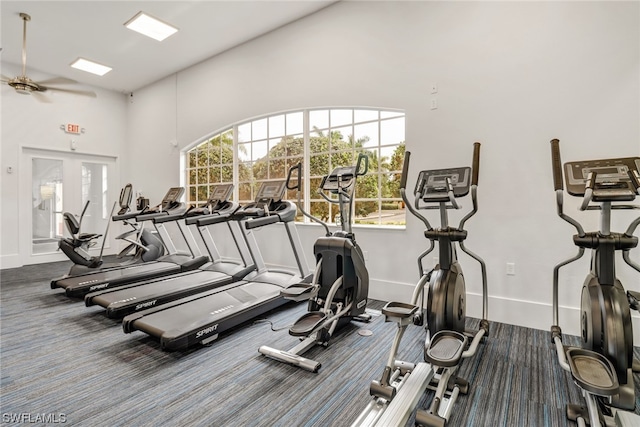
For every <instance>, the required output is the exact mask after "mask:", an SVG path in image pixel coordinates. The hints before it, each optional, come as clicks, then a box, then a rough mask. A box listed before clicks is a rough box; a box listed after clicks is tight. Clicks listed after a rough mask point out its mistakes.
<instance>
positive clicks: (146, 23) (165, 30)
mask: <svg viewBox="0 0 640 427" xmlns="http://www.w3.org/2000/svg"><path fill="white" fill-rule="evenodd" d="M124 26H125V27H127V28H128V29H130V30H133V31H137V32H139V33H140V34H144V35H145V36H147V37H151V38H152V39H155V40H158V41H159V42H161V41H162V40H164V39H166V38H167V37H169V36H170V35H172V34H174V33H176V32H177V31H178V29H177V28H176V27H174V26H172V25H169V24H167V23H166V22H162V21H160V20H159V19H157V18H154V17H152V16H149V15H147V14H146V13H144V12H138V13H137V14H136V16H134V17H133V18H131V19H129V20H128V21H127V22H125V23H124Z"/></svg>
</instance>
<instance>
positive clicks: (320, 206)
mask: <svg viewBox="0 0 640 427" xmlns="http://www.w3.org/2000/svg"><path fill="white" fill-rule="evenodd" d="M311 215H313V216H315V217H316V218H318V219H320V220H322V221H324V222H327V221H329V203H327V202H311Z"/></svg>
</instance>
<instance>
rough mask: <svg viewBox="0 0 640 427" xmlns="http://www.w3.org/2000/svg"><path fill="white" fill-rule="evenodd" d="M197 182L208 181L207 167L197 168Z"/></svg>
mask: <svg viewBox="0 0 640 427" xmlns="http://www.w3.org/2000/svg"><path fill="white" fill-rule="evenodd" d="M197 171H198V184H204V183H207V182H209V169H208V168H198V169H197Z"/></svg>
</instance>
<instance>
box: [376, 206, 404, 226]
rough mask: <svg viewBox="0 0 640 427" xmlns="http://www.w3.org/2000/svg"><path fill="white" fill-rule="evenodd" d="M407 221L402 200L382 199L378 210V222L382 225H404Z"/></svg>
mask: <svg viewBox="0 0 640 427" xmlns="http://www.w3.org/2000/svg"><path fill="white" fill-rule="evenodd" d="M406 222H407V215H406V211H405V208H404V203H403V202H402V200H394V201H383V202H382V210H381V211H380V224H382V225H404V224H406Z"/></svg>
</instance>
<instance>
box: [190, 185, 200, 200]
mask: <svg viewBox="0 0 640 427" xmlns="http://www.w3.org/2000/svg"><path fill="white" fill-rule="evenodd" d="M197 200H198V199H197V193H196V186H195V185H193V186H189V201H190V202H195V201H197Z"/></svg>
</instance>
